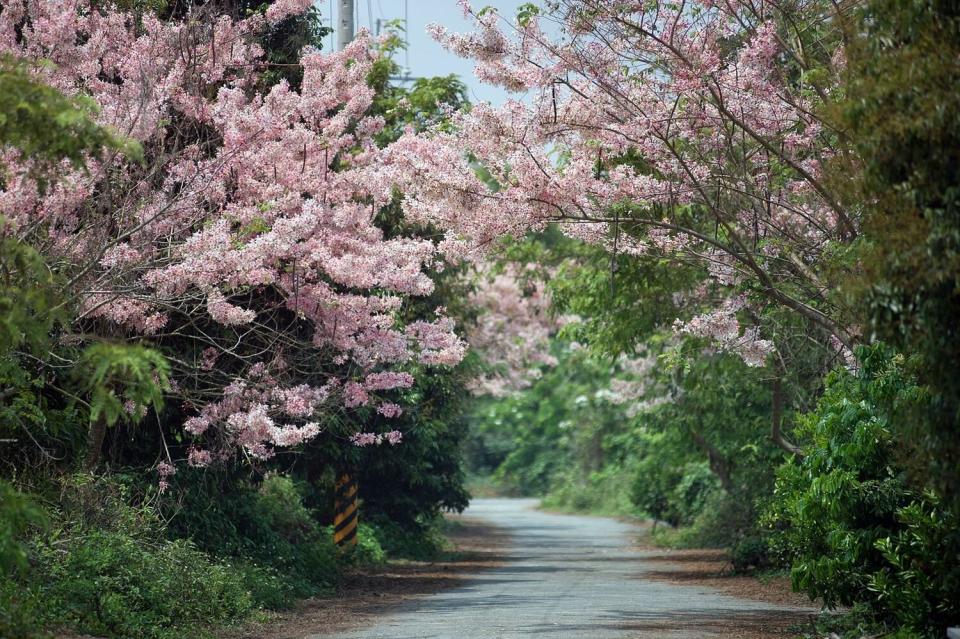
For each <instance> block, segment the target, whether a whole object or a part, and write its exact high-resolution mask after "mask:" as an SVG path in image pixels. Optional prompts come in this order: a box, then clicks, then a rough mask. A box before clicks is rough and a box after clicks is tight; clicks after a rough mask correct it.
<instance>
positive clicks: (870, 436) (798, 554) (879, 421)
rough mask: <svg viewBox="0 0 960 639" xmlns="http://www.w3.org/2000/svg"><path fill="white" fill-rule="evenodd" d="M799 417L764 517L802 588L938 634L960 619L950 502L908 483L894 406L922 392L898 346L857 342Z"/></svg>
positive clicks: (959, 567) (956, 538) (919, 399)
mask: <svg viewBox="0 0 960 639" xmlns="http://www.w3.org/2000/svg"><path fill="white" fill-rule="evenodd" d="M859 356H860V359H861V362H862V369H861V370H860V371H859V373H857V374H853V373H850V372H848V371H846V370H837V371H835V372H833V373H832V374H831V375H830V377H829V378H828V381H827V389H826V392H825V393H824V395H823V397H822V399H821V400H820V402H819V403H818V405H817V408H816V409H815V410H814V411H813V412H811V413H809V414H807V415H804V416H803V417H802V418H801V419H800V433H801V434H802V436H803V437H804V445H803V453H804V456H803V457H802V459H800V460H799V461H797V462H795V463H788V464H785V465H784V466H783V467H782V468H780V470H779V471H778V473H777V482H776V489H775V498H774V500H773V502H772V503H771V504H770V506H769V509H768V511H767V513H766V516H765V519H766V522H767V523H768V525H769V526H770V528H771V529H772V537H771V540H772V543H773V547H774V550H775V551H777V552H779V553H780V554H781V556H783V557H785V558H787V559H788V560H791V561H792V563H793V570H792V574H793V582H794V587H795V588H796V589H798V590H801V591H804V592H806V593H808V594H809V595H810V596H811V597H819V598H822V600H823V601H824V603H825V604H826V605H827V606H829V607H834V606H849V605H852V604H856V603H861V602H862V603H865V604H867V605H868V606H869V607H870V608H872V609H873V611H874V612H875V613H876V614H877V616H878V617H879V618H880V619H882V620H885V621H888V622H890V623H891V624H892V625H893V626H895V627H902V628H906V629H913V630H915V631H918V632H922V633H926V634H927V635H929V636H941V635H942V632H943V628H944V627H945V626H946V625H947V624H948V623H956V622H958V621H960V564H958V562H957V557H958V556H960V534H958V521H957V517H956V514H955V513H951V512H949V511H948V510H946V509H944V508H943V507H942V506H941V505H940V504H939V502H938V500H937V498H936V497H935V496H934V495H933V494H932V493H929V492H923V491H920V490H918V489H915V488H913V487H912V486H910V484H908V482H907V477H906V473H905V472H904V471H903V470H902V469H901V468H900V467H898V465H897V462H896V453H897V447H898V440H897V438H896V422H895V420H894V419H893V417H894V416H895V415H897V414H899V413H901V411H904V410H907V412H910V411H909V410H908V409H909V408H910V407H911V406H914V405H916V404H918V403H923V402H925V401H927V394H926V392H925V390H924V389H923V388H921V387H919V386H917V384H916V383H915V382H914V380H913V378H912V376H911V375H910V374H909V373H908V372H907V371H906V370H905V362H904V359H903V358H902V357H901V356H894V355H891V353H890V352H889V351H887V350H886V349H885V348H883V347H882V346H877V347H873V348H862V349H861V350H860V351H859Z"/></svg>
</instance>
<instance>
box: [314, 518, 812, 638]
mask: <svg viewBox="0 0 960 639" xmlns="http://www.w3.org/2000/svg"><path fill="white" fill-rule="evenodd" d="M535 507H536V501H535V500H527V499H476V500H474V501H473V502H472V504H471V505H470V508H469V510H468V511H467V512H466V516H467V517H470V518H477V519H480V520H483V521H485V522H488V523H490V524H494V525H496V526H498V527H500V528H502V529H504V530H505V531H506V532H507V533H508V534H509V535H510V540H511V542H510V547H509V548H508V549H506V550H505V552H504V555H505V558H506V562H505V564H504V565H503V566H501V567H499V568H494V569H491V570H488V571H486V572H483V573H481V574H479V575H477V576H476V577H475V578H473V579H471V580H469V581H467V582H466V584H465V585H463V586H460V587H456V588H452V589H449V590H444V591H441V592H439V593H436V594H432V595H429V596H426V597H424V598H422V599H416V600H412V601H410V602H407V603H404V604H403V605H402V606H401V607H399V608H396V609H394V611H393V612H390V613H388V614H386V615H385V616H383V617H381V618H380V619H379V620H378V623H377V624H376V625H374V626H372V627H368V628H366V629H360V630H354V631H351V632H349V633H347V634H340V635H337V637H339V638H341V639H413V638H418V639H420V638H424V639H426V638H431V639H433V638H436V639H441V638H443V639H446V638H450V639H494V638H496V639H500V638H514V637H538V638H541V637H542V638H546V637H562V638H564V639H567V638H570V639H581V638H582V639H607V638H616V639H637V638H643V639H646V638H648V637H649V638H651V639H654V638H656V639H659V638H664V639H693V638H699V637H720V636H723V637H737V636H742V635H740V634H739V632H738V631H737V630H734V629H732V628H735V627H736V626H737V625H738V624H739V623H741V622H744V623H745V627H753V628H761V627H763V626H764V620H769V619H771V618H775V617H777V616H782V615H796V614H797V613H798V612H800V611H801V609H797V608H791V607H789V606H776V605H771V604H765V603H760V602H756V601H747V600H743V599H738V598H736V597H731V596H727V595H724V594H721V593H718V592H716V591H714V590H711V589H709V588H707V587H700V586H696V585H676V584H671V583H665V582H663V581H654V580H650V579H644V578H643V572H644V570H645V568H644V562H643V557H644V553H643V552H642V551H638V550H631V549H630V544H631V541H632V540H633V539H635V538H636V536H637V529H636V528H635V527H633V526H631V525H630V524H628V523H624V522H620V521H616V520H613V519H606V518H602V517H578V516H568V515H555V514H549V513H544V512H540V511H537V510H535ZM329 636H330V635H326V637H329Z"/></svg>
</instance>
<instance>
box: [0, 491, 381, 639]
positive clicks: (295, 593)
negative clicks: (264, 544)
mask: <svg viewBox="0 0 960 639" xmlns="http://www.w3.org/2000/svg"><path fill="white" fill-rule="evenodd" d="M54 489H56V490H58V492H57V501H56V502H53V501H50V503H57V506H56V507H53V506H47V507H46V508H45V509H43V510H41V508H40V507H38V506H34V505H32V504H31V503H30V502H29V501H27V500H26V499H25V498H24V497H23V496H22V495H21V494H19V493H16V492H15V491H14V490H13V489H12V488H11V487H9V486H7V485H4V486H0V490H2V491H3V492H2V496H3V500H2V502H0V504H2V510H3V514H4V521H5V522H8V523H10V522H12V524H13V525H12V526H7V525H5V526H6V527H5V528H4V529H3V530H0V542H2V551H3V559H4V564H3V565H4V570H5V574H4V577H5V578H4V579H3V583H2V585H0V636H2V637H5V638H6V637H10V638H12V639H19V638H26V637H33V636H38V635H39V634H41V633H42V632H43V631H51V630H57V629H61V628H62V629H65V630H68V631H73V632H79V633H84V634H92V635H96V636H101V637H110V638H112V637H146V638H148V639H166V638H168V637H169V638H173V637H203V636H208V635H209V634H210V632H209V631H210V630H211V629H212V628H214V627H215V626H218V625H222V624H225V623H232V622H237V621H241V620H243V619H244V618H247V617H249V616H250V615H251V614H253V613H254V612H255V611H257V610H259V609H282V608H285V607H289V606H290V605H291V604H292V603H293V601H294V600H295V599H296V598H299V597H303V596H308V595H312V594H320V593H323V592H330V591H331V590H332V588H333V586H335V584H336V583H337V581H338V580H339V579H340V577H341V574H342V569H343V568H344V566H346V565H349V566H369V565H376V564H380V563H382V562H384V561H385V558H386V555H385V553H384V551H383V549H382V548H381V546H380V541H379V539H378V535H379V534H380V533H379V531H378V530H376V529H375V528H374V527H373V526H370V525H368V524H361V526H360V530H359V540H358V545H357V547H356V549H354V551H353V552H351V553H348V554H346V555H343V556H340V555H339V554H338V553H337V552H336V549H335V547H334V545H333V542H332V537H331V533H332V531H331V529H330V528H329V527H325V526H320V525H318V524H317V523H316V520H315V519H314V518H313V516H312V514H311V513H310V512H309V511H308V510H307V509H306V508H304V507H303V504H302V501H301V498H300V495H299V493H298V492H297V490H296V487H295V485H294V484H293V482H292V481H291V480H290V479H288V478H286V477H283V476H276V475H275V476H272V477H268V478H267V479H266V480H265V481H264V482H263V483H262V485H261V486H260V487H259V488H258V489H257V490H256V491H255V493H254V499H253V500H252V504H253V505H252V507H253V508H254V509H255V510H256V512H257V514H258V515H260V516H261V517H262V518H263V522H264V524H263V527H262V528H260V529H259V530H257V531H256V532H257V534H258V535H259V536H260V537H259V538H260V539H261V540H262V539H265V538H269V537H270V536H271V535H272V536H273V541H274V542H275V543H274V545H272V546H270V547H269V548H268V549H264V550H263V551H261V552H260V553H259V556H258V557H253V556H252V555H251V554H246V555H244V554H239V553H236V554H233V555H229V554H226V553H220V554H217V553H212V552H209V551H205V550H202V549H201V548H200V547H198V545H197V543H196V542H194V541H193V540H190V539H182V538H181V539H170V538H168V537H167V535H168V534H169V532H170V529H168V528H167V527H166V526H165V524H164V522H163V520H162V519H161V517H160V515H159V512H158V509H157V508H156V498H155V494H154V496H153V497H152V498H151V496H150V494H149V493H148V494H146V495H139V496H136V497H135V496H134V495H135V494H136V490H135V487H134V486H132V485H130V484H128V483H124V477H123V475H118V476H111V477H110V478H92V477H90V476H88V475H77V476H72V477H68V478H66V479H64V480H63V481H61V482H60V483H59V484H58V485H56V486H54V485H52V484H51V485H50V486H47V490H48V491H53V490H54ZM248 496H249V495H248ZM37 501H42V497H38V500H37ZM14 509H16V512H19V513H21V514H20V515H17V516H14V515H15V511H14ZM8 514H9V515H10V516H9V517H7V515H8ZM18 517H19V518H18ZM43 519H47V520H49V522H50V524H49V526H40V525H38V524H39V523H40V522H41V521H42V520H43ZM17 522H22V524H21V523H17ZM7 528H10V530H7ZM8 533H9V534H8ZM238 540H242V533H239V534H237V535H236V536H235V537H234V538H233V539H232V540H230V541H232V542H236V541H238ZM278 540H285V541H286V542H288V543H287V544H286V545H284V544H281V543H279V541H278ZM250 541H251V540H247V542H248V543H247V544H245V546H246V547H248V548H249V547H252V546H253V544H251V543H249V542H250ZM267 550H269V551H270V552H273V553H276V554H274V555H272V556H271V555H269V554H268V553H267V552H266V551H267ZM18 558H21V559H23V560H24V561H20V560H19V559H18ZM300 562H302V563H300ZM294 566H295V567H296V568H294Z"/></svg>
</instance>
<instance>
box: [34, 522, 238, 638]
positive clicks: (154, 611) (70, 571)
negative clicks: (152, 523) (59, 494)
mask: <svg viewBox="0 0 960 639" xmlns="http://www.w3.org/2000/svg"><path fill="white" fill-rule="evenodd" d="M37 560H38V564H39V565H40V566H41V568H40V569H39V570H38V574H37V586H35V587H36V588H37V590H38V592H39V594H40V595H41V596H42V597H43V598H44V599H45V600H46V601H47V602H48V605H49V606H50V609H51V610H55V611H57V613H58V616H59V615H63V616H62V617H60V618H59V619H57V620H56V621H58V622H60V623H67V624H69V625H71V626H74V627H76V628H77V630H79V631H80V632H85V633H95V634H98V635H106V636H110V637H131V636H137V637H179V636H183V630H182V629H183V628H190V629H191V630H194V629H195V628H196V626H197V625H200V624H208V623H212V622H217V621H224V620H229V619H237V618H239V617H241V616H242V615H244V614H245V613H247V612H248V611H250V610H251V608H252V601H251V598H250V594H249V593H248V592H247V590H246V588H245V585H244V583H243V580H242V579H241V578H240V577H239V576H238V575H237V574H236V573H235V572H233V571H232V570H231V569H230V567H229V566H228V565H226V564H220V563H216V562H214V561H212V560H211V559H210V558H208V557H207V556H206V555H205V554H203V553H201V552H200V551H198V550H197V549H196V548H195V547H194V546H192V545H191V544H190V543H189V542H187V541H182V540H179V541H171V542H162V543H160V544H159V545H156V546H154V545H151V544H146V543H144V542H143V541H141V540H138V539H136V538H134V537H132V536H130V535H128V534H125V533H119V532H107V531H91V532H89V533H86V534H83V535H82V536H79V537H76V538H71V539H69V540H68V541H66V543H61V544H57V545H56V546H52V545H50V546H39V547H38V548H37Z"/></svg>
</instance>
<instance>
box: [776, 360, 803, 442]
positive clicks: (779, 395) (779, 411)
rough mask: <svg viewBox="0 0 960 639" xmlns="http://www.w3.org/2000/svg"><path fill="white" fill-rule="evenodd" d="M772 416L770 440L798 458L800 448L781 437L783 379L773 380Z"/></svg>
mask: <svg viewBox="0 0 960 639" xmlns="http://www.w3.org/2000/svg"><path fill="white" fill-rule="evenodd" d="M772 412H773V414H772V415H771V424H770V439H772V440H773V443H774V444H776V445H777V446H779V447H780V448H782V449H783V450H785V451H787V452H788V453H790V454H791V455H798V456H800V455H801V453H800V448H799V447H798V446H797V445H796V444H793V443H792V442H791V441H790V440H788V439H787V438H786V437H784V435H783V430H782V428H783V377H782V376H781V375H777V376H776V377H775V378H774V379H773V410H772Z"/></svg>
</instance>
